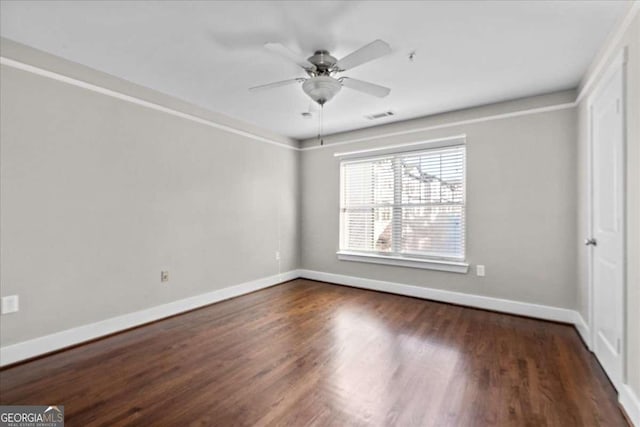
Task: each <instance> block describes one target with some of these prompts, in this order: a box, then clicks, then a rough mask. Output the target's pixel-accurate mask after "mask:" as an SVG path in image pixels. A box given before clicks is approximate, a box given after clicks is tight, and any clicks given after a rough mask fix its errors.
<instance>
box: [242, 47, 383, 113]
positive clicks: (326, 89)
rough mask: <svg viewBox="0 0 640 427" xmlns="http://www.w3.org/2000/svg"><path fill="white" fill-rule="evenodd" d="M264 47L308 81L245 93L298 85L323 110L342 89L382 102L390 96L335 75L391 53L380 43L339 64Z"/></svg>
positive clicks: (319, 54)
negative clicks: (303, 72) (299, 70)
mask: <svg viewBox="0 0 640 427" xmlns="http://www.w3.org/2000/svg"><path fill="white" fill-rule="evenodd" d="M264 47H265V48H267V49H269V50H270V51H272V52H274V53H277V54H279V55H281V56H283V57H284V58H286V59H288V60H290V61H293V62H294V63H296V64H298V65H299V66H300V67H302V69H303V70H304V71H305V72H306V73H307V76H308V77H296V78H293V79H289V80H282V81H279V82H274V83H268V84H264V85H260V86H254V87H252V88H250V89H249V91H250V92H258V91H262V90H265V89H273V88H276V87H280V86H286V85H290V84H294V83H302V90H303V91H304V93H306V94H307V95H308V96H309V97H310V98H311V99H312V100H313V101H314V102H316V103H318V104H319V105H321V106H324V104H325V103H326V102H328V101H330V100H331V99H332V98H333V97H334V96H335V95H336V94H337V93H338V92H340V89H342V87H343V86H344V87H347V88H349V89H353V90H357V91H360V92H363V93H366V94H369V95H373V96H377V97H379V98H384V97H385V96H387V95H389V92H391V89H389V88H387V87H384V86H380V85H377V84H373V83H369V82H365V81H363V80H358V79H352V78H350V77H344V76H339V74H340V73H342V72H344V71H347V70H351V69H353V68H355V67H357V66H359V65H362V64H364V63H367V62H369V61H373V60H374V59H378V58H380V57H382V56H384V55H387V54H389V53H391V47H390V46H389V44H388V43H387V42H385V41H383V40H375V41H373V42H371V43H369V44H367V45H366V46H363V47H361V48H360V49H357V50H356V51H354V52H351V53H350V54H349V55H347V56H345V57H344V58H342V59H340V60H338V59H336V58H335V57H333V56H331V54H330V53H329V52H328V51H326V50H317V51H315V52H314V54H313V55H311V56H310V57H308V58H306V59H305V58H304V57H302V56H300V55H298V54H297V53H295V52H293V51H292V50H290V49H288V48H286V47H285V46H283V45H282V44H280V43H267V44H265V45H264Z"/></svg>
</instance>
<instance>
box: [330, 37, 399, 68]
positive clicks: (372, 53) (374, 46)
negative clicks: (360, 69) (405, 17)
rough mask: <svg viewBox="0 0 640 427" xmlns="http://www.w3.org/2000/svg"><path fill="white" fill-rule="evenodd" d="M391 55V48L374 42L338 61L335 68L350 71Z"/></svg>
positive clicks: (384, 43) (379, 42) (381, 41)
mask: <svg viewBox="0 0 640 427" xmlns="http://www.w3.org/2000/svg"><path fill="white" fill-rule="evenodd" d="M390 53H391V46H389V44H388V43H387V42H385V41H383V40H375V41H373V42H371V43H369V44H368V45H366V46H363V47H361V48H360V49H358V50H356V51H354V52H351V53H350V54H349V55H347V56H345V57H344V58H342V59H341V60H339V61H338V63H337V64H336V66H337V67H338V68H340V69H341V70H350V69H352V68H355V67H357V66H358V65H362V64H364V63H365V62H369V61H373V60H374V59H378V58H380V57H381V56H385V55H388V54H390Z"/></svg>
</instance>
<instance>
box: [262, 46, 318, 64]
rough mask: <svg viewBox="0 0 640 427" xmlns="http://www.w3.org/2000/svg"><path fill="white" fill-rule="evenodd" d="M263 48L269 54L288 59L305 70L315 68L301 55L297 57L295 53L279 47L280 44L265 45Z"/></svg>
mask: <svg viewBox="0 0 640 427" xmlns="http://www.w3.org/2000/svg"><path fill="white" fill-rule="evenodd" d="M264 47H265V48H267V49H269V50H270V51H271V52H274V53H277V54H278V55H280V56H282V57H284V58H286V59H288V60H289V61H292V62H294V63H295V64H298V65H299V66H301V67H302V68H304V69H305V70H306V69H309V68H311V69H314V68H315V66H314V65H313V64H312V63H311V62H309V61H307V59H306V58H304V57H303V56H301V55H298V54H297V53H295V52H294V51H292V50H291V49H289V48H287V47H285V46H283V45H281V44H280V43H265V45H264Z"/></svg>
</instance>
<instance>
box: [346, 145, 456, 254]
mask: <svg viewBox="0 0 640 427" xmlns="http://www.w3.org/2000/svg"><path fill="white" fill-rule="evenodd" d="M340 185H341V201H340V250H341V251H351V252H367V253H376V254H379V255H389V256H406V257H424V258H435V259H445V260H446V259H449V260H457V261H459V260H464V257H465V254H464V247H465V241H464V239H465V223H464V214H465V147H464V145H458V146H453V147H445V148H434V149H429V150H422V151H414V152H404V153H395V154H390V155H386V156H381V157H375V158H365V159H359V160H352V161H343V162H342V164H341V183H340Z"/></svg>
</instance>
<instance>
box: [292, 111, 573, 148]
mask: <svg viewBox="0 0 640 427" xmlns="http://www.w3.org/2000/svg"><path fill="white" fill-rule="evenodd" d="M576 105H577V104H576V103H575V102H567V103H563V104H556V105H547V106H545V107H538V108H530V109H528V110H520V111H513V112H510V113H503V114H494V115H492V116H484V117H478V118H475V119H467V120H459V121H454V122H449V123H442V124H439V125H431V126H424V127H420V128H416V129H407V130H403V131H396V132H387V133H379V134H376V135H370V136H364V137H361V138H354V139H348V140H345V141H340V142H328V141H327V138H328V137H325V139H324V140H325V144H324V145H313V146H310V147H303V148H300V151H309V150H321V149H325V148H333V147H338V146H340V145H346V144H354V143H356V142H365V141H372V140H376V139H381V138H391V137H394V136H401V135H410V134H413V133H418V132H425V131H428V130H435V129H445V128H449V127H454V126H461V125H467V124H473V123H482V122H488V121H492V120H500V119H508V118H510V117H519V116H526V115H529V114H538V113H546V112H549V111H557V110H565V109H567V108H574V107H575V106H576ZM443 114H446V113H443ZM426 117H429V116H426ZM396 123H397V122H396ZM357 130H360V129H356V130H355V131H357ZM355 131H354V132H355Z"/></svg>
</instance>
